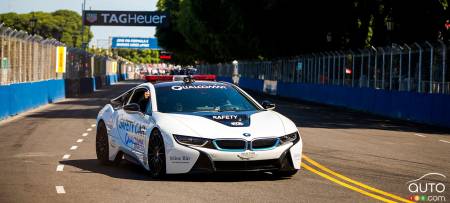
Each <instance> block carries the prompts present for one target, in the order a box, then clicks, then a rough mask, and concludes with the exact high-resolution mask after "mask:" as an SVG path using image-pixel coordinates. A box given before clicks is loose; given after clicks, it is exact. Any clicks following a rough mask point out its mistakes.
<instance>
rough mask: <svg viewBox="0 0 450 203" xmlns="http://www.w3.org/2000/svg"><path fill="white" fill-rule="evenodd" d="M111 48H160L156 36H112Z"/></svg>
mask: <svg viewBox="0 0 450 203" xmlns="http://www.w3.org/2000/svg"><path fill="white" fill-rule="evenodd" d="M111 48H113V49H117V48H125V49H160V48H159V46H158V40H157V39H156V38H143V37H113V38H112V41H111Z"/></svg>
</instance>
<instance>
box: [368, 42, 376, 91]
mask: <svg viewBox="0 0 450 203" xmlns="http://www.w3.org/2000/svg"><path fill="white" fill-rule="evenodd" d="M370 48H371V49H372V51H374V52H375V63H374V64H373V76H374V77H373V78H374V84H373V85H374V86H373V88H377V63H378V51H377V49H376V48H375V47H373V46H371V47H370Z"/></svg>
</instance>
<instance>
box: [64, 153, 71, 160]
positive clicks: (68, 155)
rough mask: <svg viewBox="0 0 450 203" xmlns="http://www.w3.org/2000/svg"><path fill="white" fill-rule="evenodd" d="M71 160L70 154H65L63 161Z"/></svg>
mask: <svg viewBox="0 0 450 203" xmlns="http://www.w3.org/2000/svg"><path fill="white" fill-rule="evenodd" d="M69 158H70V154H64V156H63V158H62V159H69Z"/></svg>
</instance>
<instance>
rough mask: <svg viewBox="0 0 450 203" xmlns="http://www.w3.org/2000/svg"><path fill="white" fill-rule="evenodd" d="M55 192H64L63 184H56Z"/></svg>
mask: <svg viewBox="0 0 450 203" xmlns="http://www.w3.org/2000/svg"><path fill="white" fill-rule="evenodd" d="M56 193H58V194H66V190H64V186H56Z"/></svg>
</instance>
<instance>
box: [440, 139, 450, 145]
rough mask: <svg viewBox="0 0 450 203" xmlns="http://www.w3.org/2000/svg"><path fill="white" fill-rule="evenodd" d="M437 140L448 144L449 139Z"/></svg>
mask: <svg viewBox="0 0 450 203" xmlns="http://www.w3.org/2000/svg"><path fill="white" fill-rule="evenodd" d="M439 141H441V142H445V143H448V144H450V141H447V140H439Z"/></svg>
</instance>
